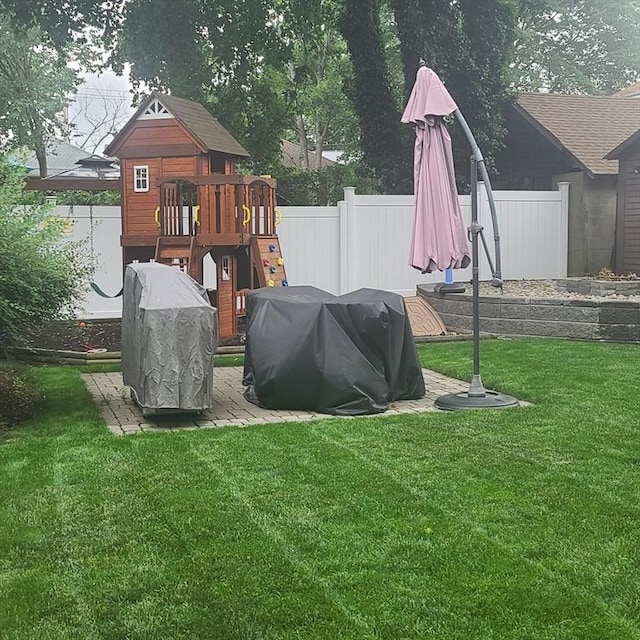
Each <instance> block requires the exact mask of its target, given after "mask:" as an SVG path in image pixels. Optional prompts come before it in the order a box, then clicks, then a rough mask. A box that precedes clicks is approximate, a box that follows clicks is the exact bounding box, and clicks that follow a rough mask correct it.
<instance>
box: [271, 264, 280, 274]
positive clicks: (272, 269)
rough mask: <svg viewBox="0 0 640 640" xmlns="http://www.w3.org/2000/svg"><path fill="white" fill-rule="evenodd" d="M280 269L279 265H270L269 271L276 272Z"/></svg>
mask: <svg viewBox="0 0 640 640" xmlns="http://www.w3.org/2000/svg"><path fill="white" fill-rule="evenodd" d="M277 270H278V267H276V265H275V264H274V265H272V266H270V267H269V271H271V273H275V272H276V271H277Z"/></svg>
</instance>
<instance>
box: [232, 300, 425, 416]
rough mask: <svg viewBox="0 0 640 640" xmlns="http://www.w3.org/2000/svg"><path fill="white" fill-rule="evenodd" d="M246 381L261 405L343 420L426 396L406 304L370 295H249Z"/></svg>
mask: <svg viewBox="0 0 640 640" xmlns="http://www.w3.org/2000/svg"><path fill="white" fill-rule="evenodd" d="M243 383H244V385H245V386H247V387H248V388H247V389H246V391H245V397H246V398H247V399H248V400H249V401H251V402H253V403H254V404H258V405H260V406H263V407H267V408H270V409H305V410H309V411H318V412H321V413H330V414H335V415H344V416H349V415H361V414H369V413H380V412H382V411H385V410H386V409H387V407H388V403H389V402H392V401H394V400H406V399H412V398H421V397H422V396H423V395H424V381H423V378H422V370H421V367H420V363H419V361H418V355H417V353H416V348H415V343H414V341H413V335H412V333H411V327H410V325H409V318H408V316H407V313H406V309H405V305H404V300H403V299H402V296H399V295H397V294H395V293H389V292H388V291H378V290H375V289H359V290H358V291H354V292H352V293H349V294H346V295H342V296H334V295H332V294H330V293H327V292H325V291H322V290H320V289H316V288H315V287H283V288H280V287H278V288H275V287H273V288H272V287H266V288H262V289H256V290H254V291H251V292H250V293H249V295H248V300H247V337H246V347H245V364H244V378H243Z"/></svg>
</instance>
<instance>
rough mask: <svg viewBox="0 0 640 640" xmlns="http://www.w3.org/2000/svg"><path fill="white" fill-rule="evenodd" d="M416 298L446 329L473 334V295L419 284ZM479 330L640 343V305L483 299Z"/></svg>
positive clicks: (589, 301)
mask: <svg viewBox="0 0 640 640" xmlns="http://www.w3.org/2000/svg"><path fill="white" fill-rule="evenodd" d="M418 295H420V296H422V297H424V298H425V299H426V300H427V302H428V303H429V304H430V305H431V306H432V307H433V308H434V309H435V310H436V311H437V312H438V314H439V315H440V317H441V318H442V321H443V322H444V324H445V326H446V327H447V329H448V330H450V331H470V330H471V313H472V311H471V293H470V292H469V293H454V294H444V295H441V294H438V293H435V292H434V291H433V285H419V286H418ZM480 331H483V332H485V333H497V334H502V335H522V336H549V337H560V338H580V339H584V340H616V341H621V342H638V341H640V302H631V301H629V302H627V301H624V300H623V301H620V300H611V301H609V300H603V301H593V300H579V299H566V298H511V297H507V296H499V297H498V296H481V297H480Z"/></svg>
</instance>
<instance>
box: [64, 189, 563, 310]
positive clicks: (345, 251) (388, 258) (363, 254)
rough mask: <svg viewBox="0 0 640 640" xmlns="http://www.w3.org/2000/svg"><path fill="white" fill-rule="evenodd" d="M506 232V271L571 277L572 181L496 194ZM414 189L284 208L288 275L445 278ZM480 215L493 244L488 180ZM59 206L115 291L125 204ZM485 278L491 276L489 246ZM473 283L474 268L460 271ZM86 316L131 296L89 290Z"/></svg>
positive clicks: (209, 278)
mask: <svg viewBox="0 0 640 640" xmlns="http://www.w3.org/2000/svg"><path fill="white" fill-rule="evenodd" d="M494 197H495V201H496V210H497V216H498V222H499V228H500V235H501V241H502V275H503V278H504V279H508V280H513V279H522V278H524V279H548V278H562V277H566V274H567V227H568V185H567V184H565V183H561V184H560V185H559V190H558V191H497V192H495V193H494ZM413 203H414V199H413V196H359V195H356V194H355V192H354V190H353V189H352V188H347V189H345V199H344V201H342V202H340V203H339V204H338V206H335V207H282V208H281V211H282V222H281V224H280V225H279V226H278V228H277V232H278V236H279V238H280V244H281V247H282V252H283V256H284V258H285V264H286V270H287V278H288V279H289V283H290V284H291V285H313V286H316V287H319V288H321V289H324V290H325V291H329V292H331V293H334V294H341V293H346V292H348V291H353V290H355V289H359V288H361V287H370V288H374V289H385V290H388V291H394V292H396V293H400V294H401V295H405V296H408V295H414V294H415V290H416V285H417V284H423V283H433V282H442V281H443V274H442V273H440V272H436V273H433V274H421V273H419V272H418V271H417V270H415V269H413V268H411V267H410V266H409V264H408V258H409V244H410V238H411V230H412V226H413V206H414V204H413ZM479 203H480V211H479V215H480V222H481V223H482V224H483V226H484V228H485V233H486V240H487V243H488V245H489V247H490V249H491V251H493V228H492V225H491V215H490V211H489V206H488V202H487V198H486V194H485V192H484V189H483V188H482V185H480V194H479ZM460 206H461V209H462V215H463V218H464V220H465V225H467V226H468V224H469V222H470V219H471V198H470V197H469V196H461V197H460ZM54 214H55V215H57V216H59V217H62V218H67V217H69V218H71V219H72V220H73V231H72V233H71V234H70V237H72V238H73V239H75V240H80V239H85V240H86V242H87V249H88V250H89V251H91V252H92V255H93V256H94V258H95V260H96V263H97V267H98V268H97V271H96V275H95V278H94V280H95V282H96V283H97V284H98V285H99V286H100V287H101V288H102V289H103V290H104V291H105V292H107V293H115V292H117V291H118V290H119V289H120V287H121V286H122V257H121V250H120V242H119V237H120V208H119V207H94V208H93V210H91V209H90V207H74V208H73V211H70V210H69V209H68V208H67V207H57V208H56V210H55V212H54ZM481 256H482V257H481V262H480V277H481V279H483V280H488V279H490V276H491V274H490V271H489V268H488V264H487V262H486V260H485V259H484V255H483V252H482V251H481ZM454 275H455V279H456V280H457V281H460V282H468V281H469V280H470V279H471V269H470V268H467V269H462V270H458V271H456V272H455V274H454ZM205 277H206V284H207V286H212V285H213V283H215V265H214V264H213V262H212V261H210V260H209V261H208V262H207V264H206V265H205ZM80 306H81V307H82V308H84V311H79V315H85V316H86V317H118V316H120V314H121V310H122V305H121V298H116V299H113V300H112V299H105V298H101V297H99V296H98V295H97V294H95V293H94V292H93V291H89V292H88V293H87V295H86V296H85V298H84V300H82V301H80Z"/></svg>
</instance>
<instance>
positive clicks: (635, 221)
mask: <svg viewBox="0 0 640 640" xmlns="http://www.w3.org/2000/svg"><path fill="white" fill-rule="evenodd" d="M619 166H620V169H619V180H620V182H619V188H618V209H617V215H618V225H617V239H616V240H617V242H616V272H618V273H638V274H640V142H638V143H636V144H635V145H633V147H631V148H630V149H629V150H628V151H627V152H625V153H623V154H622V155H621V156H620V158H619Z"/></svg>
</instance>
